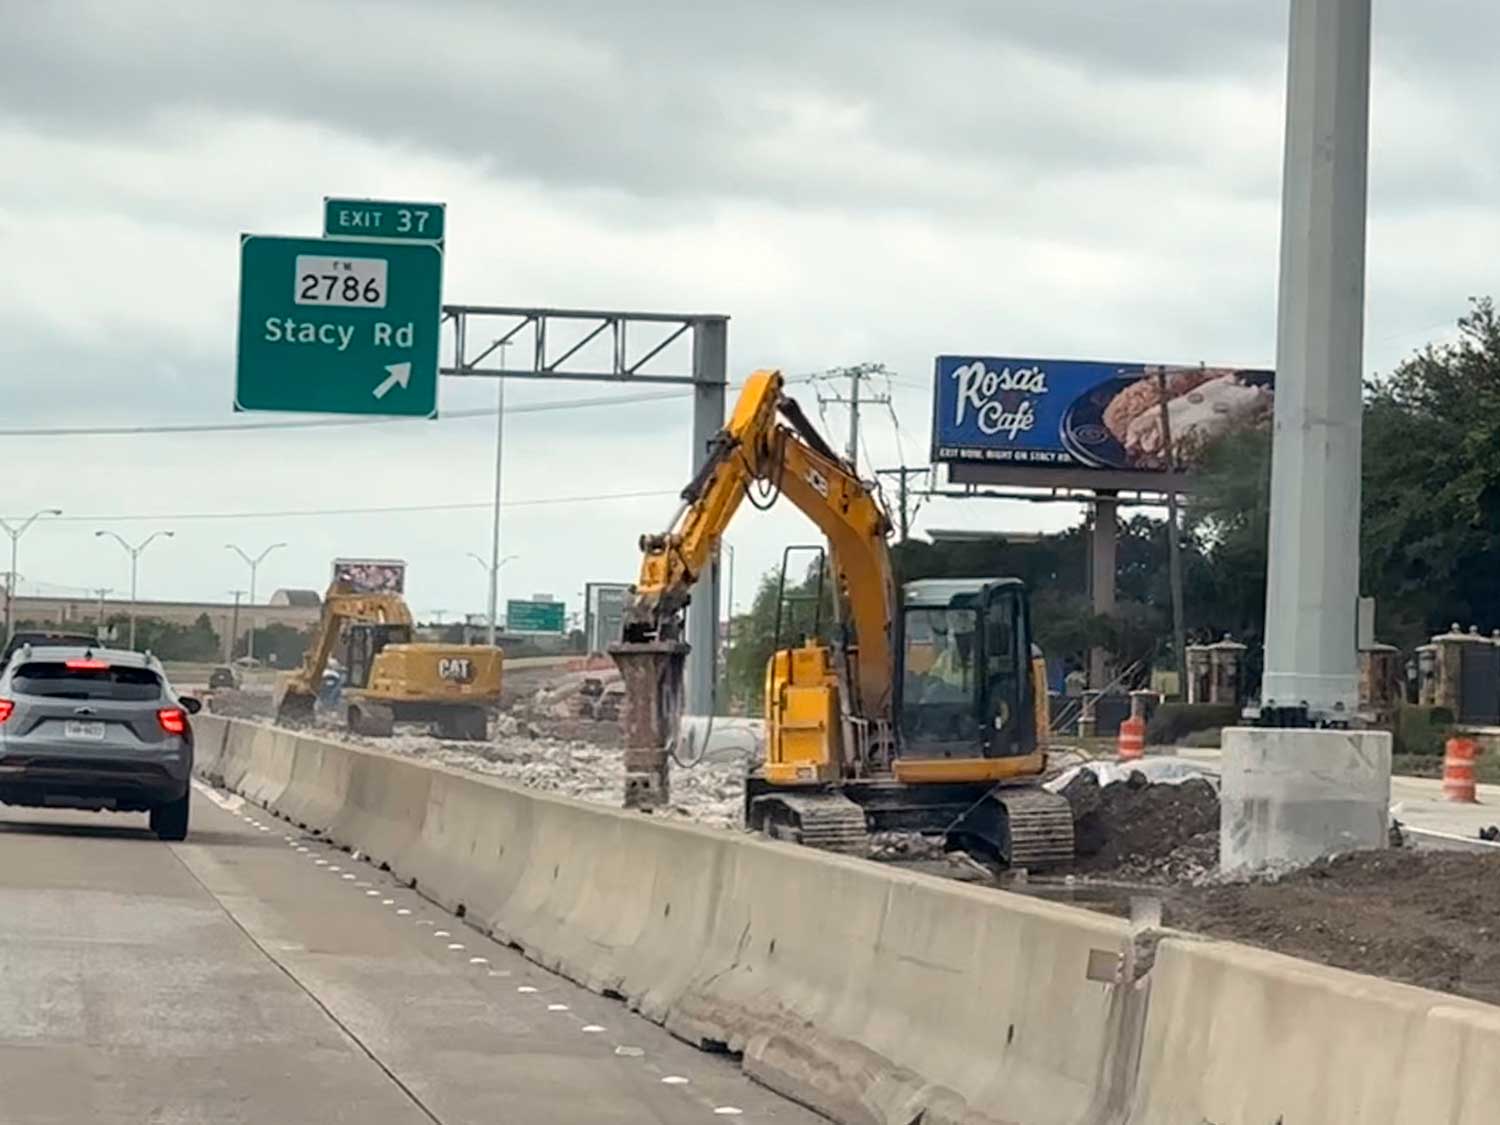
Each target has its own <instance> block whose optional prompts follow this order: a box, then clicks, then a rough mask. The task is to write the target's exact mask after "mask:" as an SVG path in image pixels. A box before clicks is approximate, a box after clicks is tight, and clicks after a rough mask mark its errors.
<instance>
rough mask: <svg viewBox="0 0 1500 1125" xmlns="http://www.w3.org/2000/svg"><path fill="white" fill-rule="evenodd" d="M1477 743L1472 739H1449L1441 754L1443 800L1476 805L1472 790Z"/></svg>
mask: <svg viewBox="0 0 1500 1125" xmlns="http://www.w3.org/2000/svg"><path fill="white" fill-rule="evenodd" d="M1478 756H1479V743H1478V742H1476V741H1475V740H1474V739H1472V738H1450V739H1449V740H1448V743H1447V745H1446V746H1445V747H1444V753H1443V799H1444V800H1445V801H1462V802H1463V803H1465V804H1470V805H1472V804H1477V803H1478V801H1479V798H1478V796H1477V795H1476V794H1475V789H1474V759H1475V758H1477V757H1478Z"/></svg>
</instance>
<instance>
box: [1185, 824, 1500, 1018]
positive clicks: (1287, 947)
mask: <svg viewBox="0 0 1500 1125" xmlns="http://www.w3.org/2000/svg"><path fill="white" fill-rule="evenodd" d="M1163 912H1164V919H1163V920H1164V921H1165V922H1166V924H1167V925H1169V926H1175V927H1177V928H1179V929H1185V930H1193V931H1196V932H1198V933H1204V934H1209V935H1212V936H1214V937H1221V938H1228V939H1231V940H1234V941H1243V942H1247V943H1249V944H1251V945H1259V946H1263V947H1264V948H1267V949H1274V950H1275V951H1276V952H1278V953H1286V954H1290V955H1291V956H1293V957H1305V958H1307V959H1309V960H1313V961H1321V962H1323V963H1324V964H1327V965H1335V966H1338V967H1340V968H1344V969H1352V970H1354V971H1355V972H1360V973H1370V974H1373V975H1375V976H1382V977H1387V978H1389V979H1391V980H1397V981H1404V982H1406V983H1408V984H1417V985H1421V986H1423V987H1425V988H1434V989H1437V990H1439V991H1442V992H1451V993H1456V994H1457V995H1460V996H1468V997H1471V998H1473V999H1475V1000H1483V1001H1486V1002H1487V1003H1491V1004H1500V940H1497V939H1500V856H1491V855H1476V854H1472V853H1467V852H1435V851H1434V852H1429V851H1412V850H1409V849H1405V848H1400V849H1392V850H1390V851H1383V852H1355V853H1351V854H1349V855H1342V856H1335V857H1334V858H1332V859H1327V860H1322V861H1319V862H1318V863H1315V864H1313V865H1312V866H1311V867H1306V868H1303V869H1302V870H1300V871H1297V872H1295V873H1293V874H1290V875H1286V876H1283V877H1282V878H1280V879H1279V880H1277V881H1275V882H1264V883H1246V884H1232V885H1227V886H1209V887H1184V888H1180V889H1177V890H1175V891H1171V892H1168V893H1167V894H1166V895H1165V896H1164V903H1163Z"/></svg>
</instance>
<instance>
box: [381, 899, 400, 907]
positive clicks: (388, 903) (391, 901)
mask: <svg viewBox="0 0 1500 1125" xmlns="http://www.w3.org/2000/svg"><path fill="white" fill-rule="evenodd" d="M380 905H381V906H395V905H396V900H395V899H393V898H383V899H381V900H380Z"/></svg>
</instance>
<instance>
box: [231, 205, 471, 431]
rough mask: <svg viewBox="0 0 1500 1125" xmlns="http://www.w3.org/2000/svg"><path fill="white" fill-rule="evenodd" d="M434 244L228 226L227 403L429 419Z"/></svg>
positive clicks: (438, 271) (437, 277)
mask: <svg viewBox="0 0 1500 1125" xmlns="http://www.w3.org/2000/svg"><path fill="white" fill-rule="evenodd" d="M442 259H443V254H442V250H441V249H440V248H439V247H437V246H436V245H434V244H432V243H430V242H381V243H375V242H357V241H349V240H340V239H324V238H281V237H268V236H262V235H241V236H240V321H239V352H238V361H237V363H236V370H235V396H234V405H235V409H236V410H288V411H298V412H306V413H321V414H390V415H402V416H411V417H419V418H421V417H435V416H436V414H437V386H438V321H439V317H440V316H441V304H442V278H443V261H442Z"/></svg>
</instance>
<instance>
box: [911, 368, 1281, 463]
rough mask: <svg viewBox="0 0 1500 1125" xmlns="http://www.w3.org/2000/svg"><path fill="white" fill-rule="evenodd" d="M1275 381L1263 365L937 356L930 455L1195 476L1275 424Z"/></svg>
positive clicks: (954, 459) (956, 459)
mask: <svg viewBox="0 0 1500 1125" xmlns="http://www.w3.org/2000/svg"><path fill="white" fill-rule="evenodd" d="M1274 381H1275V380H1274V376H1273V374H1272V372H1270V371H1265V370H1260V369H1256V368H1238V367H1203V366H1197V365H1194V366H1186V365H1184V366H1164V365H1152V364H1144V363H1094V362H1081V361H1076V360H1055V359H1014V358H1008V359H1007V358H990V357H969V356H939V357H938V360H937V369H936V385H935V387H934V390H933V428H932V456H933V459H934V460H937V461H949V462H989V463H1009V464H1015V465H1028V466H1053V467H1064V468H1074V469H1080V468H1081V469H1101V470H1103V469H1108V470H1116V471H1121V470H1123V471H1127V472H1164V471H1166V470H1168V469H1170V468H1174V467H1175V468H1178V469H1188V470H1191V469H1192V467H1193V466H1194V465H1195V464H1197V463H1198V462H1199V460H1200V459H1201V457H1202V454H1203V451H1204V450H1205V449H1206V448H1207V447H1208V446H1209V445H1210V444H1211V443H1212V442H1213V441H1214V440H1215V439H1217V438H1219V437H1222V436H1223V435H1225V434H1228V433H1231V432H1234V431H1240V430H1253V429H1260V428H1264V427H1269V425H1270V423H1271V413H1272V406H1273V404H1274V401H1275V399H1274ZM1163 395H1165V399H1166V415H1167V417H1166V428H1164V427H1163V418H1162V400H1163ZM1167 429H1170V432H1171V440H1172V450H1171V454H1172V456H1171V462H1172V463H1171V464H1169V461H1168V455H1167V454H1168V450H1167V442H1166V430H1167Z"/></svg>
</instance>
